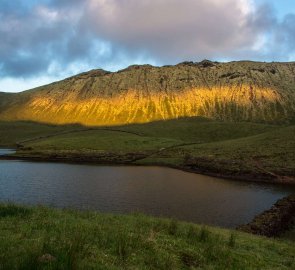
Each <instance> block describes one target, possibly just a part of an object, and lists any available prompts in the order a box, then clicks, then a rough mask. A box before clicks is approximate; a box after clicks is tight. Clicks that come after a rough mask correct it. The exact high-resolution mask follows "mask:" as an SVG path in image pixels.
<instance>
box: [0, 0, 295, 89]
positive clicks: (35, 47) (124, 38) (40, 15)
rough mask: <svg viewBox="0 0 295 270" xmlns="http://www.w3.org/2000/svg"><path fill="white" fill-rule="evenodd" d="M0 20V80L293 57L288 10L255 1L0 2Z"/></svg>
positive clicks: (292, 20)
mask: <svg viewBox="0 0 295 270" xmlns="http://www.w3.org/2000/svg"><path fill="white" fill-rule="evenodd" d="M260 2H261V1H260ZM0 19H1V24H0V37H1V39H0V78H2V79H3V78H6V79H7V78H18V79H20V78H24V79H25V80H33V81H34V80H35V79H34V78H36V77H38V76H41V77H42V76H43V77H44V76H47V77H48V78H49V77H50V78H51V77H52V78H53V77H55V78H62V77H66V76H68V75H70V74H72V73H74V72H80V71H83V70H85V69H86V70H87V69H90V68H96V67H103V68H105V69H111V70H116V69H119V68H123V67H124V66H126V65H129V64H133V63H151V64H174V63H177V62H180V61H184V60H194V61H197V60H202V59H204V58H209V59H213V60H220V59H225V60H233V59H234V60H238V59H252V60H268V61H272V60H282V61H288V60H291V59H292V57H294V55H295V47H294V43H295V30H294V27H293V26H294V24H295V15H294V14H287V15H286V16H285V17H283V18H282V19H281V17H280V19H278V16H277V14H276V10H275V9H274V8H273V7H272V6H271V5H270V4H269V2H268V3H267V4H262V5H258V4H257V2H256V0H222V1H221V0H198V1H196V0H182V1H179V0H143V1H138V0H39V1H37V0H28V1H21V0H15V1H11V0H2V1H1V3H0ZM6 85H7V84H6ZM0 88H1V81H0ZM1 90H5V89H2V88H1Z"/></svg>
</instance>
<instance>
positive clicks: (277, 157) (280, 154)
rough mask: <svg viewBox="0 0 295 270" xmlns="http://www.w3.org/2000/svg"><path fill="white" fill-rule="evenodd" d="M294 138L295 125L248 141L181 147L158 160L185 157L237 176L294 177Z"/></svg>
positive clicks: (191, 162) (229, 141) (196, 164)
mask: <svg viewBox="0 0 295 270" xmlns="http://www.w3.org/2000/svg"><path fill="white" fill-rule="evenodd" d="M294 135H295V126H290V127H282V128H277V129H275V130H273V131H271V132H266V133H263V134H259V135H255V136H250V137H246V138H239V139H234V140H225V141H221V142H213V143H205V144H198V145H192V146H184V147H178V148H174V149H170V150H168V151H166V152H165V153H163V157H159V156H158V157H157V158H158V159H159V158H162V160H163V161H165V160H166V159H167V158H169V157H183V159H188V160H187V161H185V162H187V163H189V164H191V165H195V166H197V167H202V166H203V165H204V166H206V165H207V166H208V164H214V166H211V167H214V168H215V169H216V170H217V171H218V170H220V171H224V170H228V171H229V172H232V173H237V174H239V173H241V172H244V173H245V172H250V173H251V172H256V173H261V172H264V173H265V172H266V173H270V174H271V173H273V174H282V175H293V176H294V172H295V141H294ZM145 162H148V160H146V161H145Z"/></svg>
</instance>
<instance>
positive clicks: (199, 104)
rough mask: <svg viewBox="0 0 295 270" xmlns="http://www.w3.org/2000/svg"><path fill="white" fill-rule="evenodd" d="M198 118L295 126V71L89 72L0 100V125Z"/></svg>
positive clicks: (205, 67)
mask: <svg viewBox="0 0 295 270" xmlns="http://www.w3.org/2000/svg"><path fill="white" fill-rule="evenodd" d="M191 116H204V117H208V118H213V119H219V120H229V121H255V122H272V123H274V122H275V123H280V122H286V123H287V122H291V121H293V120H294V119H295V63H258V62H247V61H243V62H231V63H217V62H211V61H207V60H205V61H202V62H200V63H193V62H184V63H181V64H178V65H176V66H164V67H153V66H150V65H143V66H130V67H128V68H127V69H124V70H121V71H118V72H114V73H112V72H107V71H104V70H92V71H89V72H86V73H82V74H79V75H77V76H73V77H71V78H68V79H65V80H63V81H60V82H56V83H52V84H50V85H46V86H42V87H39V88H36V89H33V90H29V91H25V92H22V93H19V94H13V95H8V94H3V93H0V119H1V120H32V121H38V122H46V123H54V124H65V123H82V124H86V125H116V124H126V123H144V122H150V121H155V120H167V119H174V118H179V117H191Z"/></svg>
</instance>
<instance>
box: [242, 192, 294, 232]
mask: <svg viewBox="0 0 295 270" xmlns="http://www.w3.org/2000/svg"><path fill="white" fill-rule="evenodd" d="M294 225H295V194H293V195H290V196H288V197H285V198H283V199H280V200H278V201H277V202H276V203H275V204H274V205H273V206H272V207H271V208H270V209H269V210H266V211H264V212H263V213H261V214H260V215H258V216H256V217H255V218H254V219H253V220H252V221H251V222H250V223H248V224H246V225H242V226H239V227H238V228H237V229H238V230H240V231H244V232H247V233H252V234H256V235H263V236H267V237H276V236H280V235H281V234H282V233H284V232H286V231H287V230H289V229H291V228H292V226H294Z"/></svg>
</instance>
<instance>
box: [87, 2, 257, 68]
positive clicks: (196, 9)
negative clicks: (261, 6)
mask: <svg viewBox="0 0 295 270" xmlns="http://www.w3.org/2000/svg"><path fill="white" fill-rule="evenodd" d="M253 12H254V10H253V7H252V5H251V2H250V1H247V0H223V1H217V0H199V1H195V0H182V1H181V3H180V2H179V1H178V0H169V1H168V0H157V1H152V0H147V1H137V0H128V1H127V0H123V1H122V0H107V1H106V0H89V1H88V5H87V9H86V13H87V14H88V16H85V17H83V20H84V25H85V26H86V27H90V28H91V30H92V31H93V32H95V33H96V35H98V36H100V37H102V38H104V39H106V40H109V41H111V42H112V43H113V44H118V46H120V47H122V48H125V49H126V50H129V51H140V50H141V51H144V52H148V53H150V54H151V55H153V56H155V57H156V58H157V59H161V60H162V61H165V62H166V61H170V62H174V61H179V60H181V59H202V58H204V57H220V56H229V55H230V54H231V52H232V50H235V49H236V48H241V47H247V46H250V45H251V44H252V43H253V42H254V41H255V38H256V29H252V28H250V24H249V20H250V19H251V16H252V14H253Z"/></svg>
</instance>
